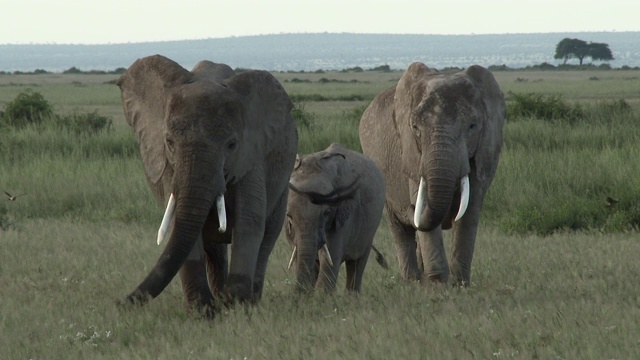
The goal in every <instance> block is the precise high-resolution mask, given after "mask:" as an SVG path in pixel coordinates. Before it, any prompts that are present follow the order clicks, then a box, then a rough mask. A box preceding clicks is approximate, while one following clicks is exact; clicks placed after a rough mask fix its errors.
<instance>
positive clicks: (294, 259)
mask: <svg viewBox="0 0 640 360" xmlns="http://www.w3.org/2000/svg"><path fill="white" fill-rule="evenodd" d="M297 250H298V247H297V246H294V247H293V252H292V253H291V260H289V266H287V270H289V269H291V266H292V265H293V262H294V261H296V252H297Z"/></svg>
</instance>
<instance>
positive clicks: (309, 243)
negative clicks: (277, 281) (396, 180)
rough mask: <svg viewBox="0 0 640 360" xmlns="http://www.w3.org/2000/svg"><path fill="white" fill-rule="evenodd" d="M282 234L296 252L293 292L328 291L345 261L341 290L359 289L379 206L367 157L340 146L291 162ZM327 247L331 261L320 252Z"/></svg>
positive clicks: (379, 187) (376, 176) (376, 179)
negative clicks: (343, 288)
mask: <svg viewBox="0 0 640 360" xmlns="http://www.w3.org/2000/svg"><path fill="white" fill-rule="evenodd" d="M289 188H290V189H291V190H292V191H290V192H289V201H288V205H287V219H286V226H285V232H286V236H287V239H288V240H289V242H290V243H291V244H292V245H293V246H294V247H295V248H296V253H295V254H296V256H295V258H294V264H295V269H296V278H297V283H298V288H300V289H303V290H308V289H311V288H313V287H315V288H318V289H324V290H328V291H333V290H335V288H336V279H337V277H338V271H339V269H340V266H341V264H342V263H343V262H345V263H346V268H347V281H346V289H347V290H351V291H359V290H360V287H361V284H362V275H363V274H364V269H365V266H366V265H367V260H368V258H369V252H370V251H371V247H372V243H373V237H374V235H375V233H376V230H377V228H378V224H379V223H380V218H381V217H382V209H383V207H384V193H385V186H384V179H383V177H382V173H381V172H380V170H379V169H378V168H377V167H376V165H375V164H374V163H373V161H371V159H369V158H367V157H366V156H364V155H362V154H360V153H358V152H355V151H352V150H349V149H347V148H345V147H343V146H342V145H339V144H331V145H330V146H329V147H328V148H326V149H325V150H322V151H319V152H316V153H313V154H309V155H306V156H304V157H302V158H300V159H298V160H297V161H296V166H295V168H294V171H293V173H292V174H291V180H290V182H289ZM325 243H326V245H327V246H328V249H329V253H330V255H331V259H332V261H333V266H331V265H330V263H329V261H328V259H327V257H326V255H325V253H324V252H323V251H319V250H320V249H321V247H322V246H323V245H324V244H325Z"/></svg>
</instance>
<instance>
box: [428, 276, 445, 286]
mask: <svg viewBox="0 0 640 360" xmlns="http://www.w3.org/2000/svg"><path fill="white" fill-rule="evenodd" d="M426 280H427V281H426V283H428V284H434V285H444V284H446V283H447V282H448V281H449V274H428V275H427V276H426Z"/></svg>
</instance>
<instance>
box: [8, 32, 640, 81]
mask: <svg viewBox="0 0 640 360" xmlns="http://www.w3.org/2000/svg"><path fill="white" fill-rule="evenodd" d="M565 37H570V38H579V39H582V40H585V41H594V42H604V43H607V44H609V48H610V49H611V50H612V52H613V56H614V58H615V60H614V61H612V62H610V64H611V66H612V67H622V66H623V65H627V66H631V67H636V66H640V32H590V33H584V32H583V33H545V34H506V35H391V34H350V33H341V34H331V33H320V34H280V35H259V36H243V37H231V38H220V39H204V40H184V41H166V42H149V43H128V44H108V45H64V44H56V45H44V44H41V45H0V70H2V71H11V72H12V71H34V70H36V69H42V70H46V71H53V72H60V71H63V70H66V69H69V68H71V67H76V68H78V69H80V70H83V71H88V70H114V69H116V68H119V67H128V66H129V65H131V63H132V62H133V61H135V60H136V59H138V58H140V57H144V56H147V55H152V54H162V55H165V56H167V57H169V58H171V59H173V60H175V61H177V62H178V63H180V64H181V65H183V66H184V67H186V68H191V67H192V66H193V65H194V64H195V63H197V62H198V61H199V60H202V59H208V60H212V61H215V62H223V63H227V64H229V65H230V66H231V67H234V68H254V69H265V70H277V71H288V70H305V71H313V70H317V69H324V70H340V69H345V68H349V67H355V66H360V67H362V68H364V69H368V68H373V67H376V66H379V65H389V66H390V67H391V68H392V69H404V68H406V67H407V66H408V65H409V64H410V63H411V62H413V61H422V62H424V63H426V64H427V65H429V66H431V67H435V68H438V69H441V68H444V67H454V66H456V67H466V66H469V65H471V64H479V65H483V66H490V65H503V64H504V65H507V66H508V67H511V68H521V67H526V66H532V65H538V64H540V63H543V62H548V63H551V64H558V63H559V62H558V61H557V60H554V59H553V55H554V53H555V46H556V44H557V43H558V42H559V41H560V40H562V39H563V38H565Z"/></svg>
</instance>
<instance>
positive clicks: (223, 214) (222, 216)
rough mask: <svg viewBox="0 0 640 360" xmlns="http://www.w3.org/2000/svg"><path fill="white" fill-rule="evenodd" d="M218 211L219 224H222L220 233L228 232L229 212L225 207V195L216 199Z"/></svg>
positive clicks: (219, 229)
mask: <svg viewBox="0 0 640 360" xmlns="http://www.w3.org/2000/svg"><path fill="white" fill-rule="evenodd" d="M216 210H218V222H219V223H220V227H219V228H218V232H221V233H223V232H225V231H227V210H225V207H224V195H220V196H218V198H216Z"/></svg>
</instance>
